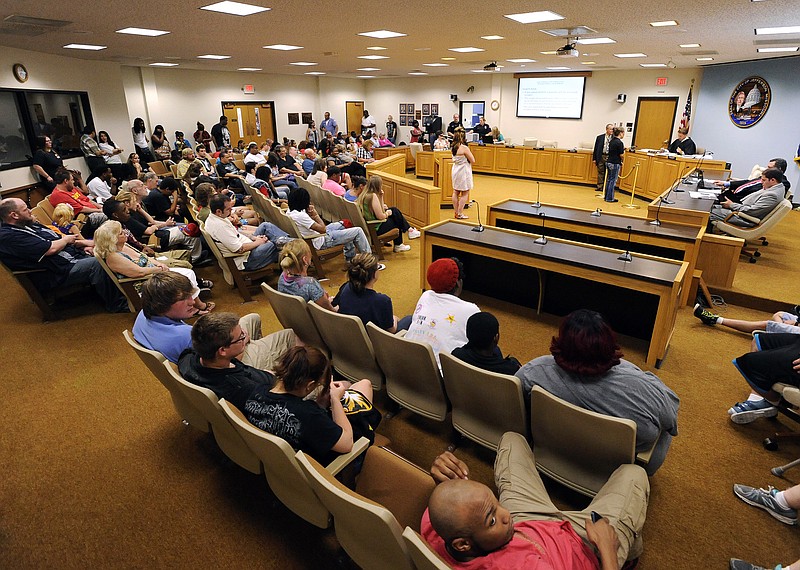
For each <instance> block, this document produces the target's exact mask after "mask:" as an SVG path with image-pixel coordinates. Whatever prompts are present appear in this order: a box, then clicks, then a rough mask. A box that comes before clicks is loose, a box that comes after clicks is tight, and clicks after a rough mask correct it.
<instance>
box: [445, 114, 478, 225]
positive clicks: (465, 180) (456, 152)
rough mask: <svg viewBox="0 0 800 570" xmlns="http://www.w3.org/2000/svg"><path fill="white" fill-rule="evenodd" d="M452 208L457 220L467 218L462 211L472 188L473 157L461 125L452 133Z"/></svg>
mask: <svg viewBox="0 0 800 570" xmlns="http://www.w3.org/2000/svg"><path fill="white" fill-rule="evenodd" d="M451 151H452V152H453V210H454V212H455V218H456V219H457V220H466V219H468V218H469V216H468V215H466V214H465V213H464V206H466V204H467V202H469V191H470V190H472V163H473V162H475V157H474V156H473V155H472V151H470V150H469V146H467V141H466V132H465V131H464V129H463V127H459V128H457V129H456V131H455V133H454V134H453V146H452V147H451Z"/></svg>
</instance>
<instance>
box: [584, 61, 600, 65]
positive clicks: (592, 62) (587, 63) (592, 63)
mask: <svg viewBox="0 0 800 570" xmlns="http://www.w3.org/2000/svg"><path fill="white" fill-rule="evenodd" d="M581 65H597V63H596V62H594V61H582V62H581Z"/></svg>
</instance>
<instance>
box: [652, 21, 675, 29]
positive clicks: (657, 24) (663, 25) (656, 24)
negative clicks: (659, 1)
mask: <svg viewBox="0 0 800 570" xmlns="http://www.w3.org/2000/svg"><path fill="white" fill-rule="evenodd" d="M650 25H651V26H653V27H654V28H666V27H667V26H677V25H678V22H676V21H675V20H665V21H663V22H650Z"/></svg>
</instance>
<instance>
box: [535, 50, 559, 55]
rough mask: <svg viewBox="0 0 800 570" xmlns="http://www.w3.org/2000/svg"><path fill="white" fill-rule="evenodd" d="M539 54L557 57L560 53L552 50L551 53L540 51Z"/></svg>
mask: <svg viewBox="0 0 800 570" xmlns="http://www.w3.org/2000/svg"><path fill="white" fill-rule="evenodd" d="M539 53H540V54H542V55H556V53H558V52H557V51H556V50H550V51H540V52H539Z"/></svg>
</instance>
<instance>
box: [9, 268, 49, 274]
mask: <svg viewBox="0 0 800 570" xmlns="http://www.w3.org/2000/svg"><path fill="white" fill-rule="evenodd" d="M45 271H47V269H20V270H12V271H11V274H12V275H28V274H30V273H44V272H45Z"/></svg>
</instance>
